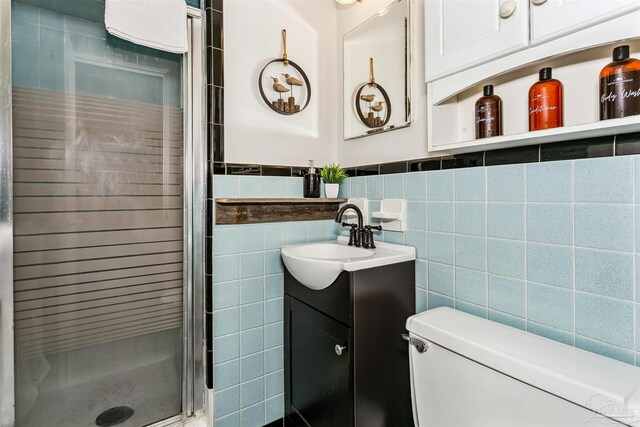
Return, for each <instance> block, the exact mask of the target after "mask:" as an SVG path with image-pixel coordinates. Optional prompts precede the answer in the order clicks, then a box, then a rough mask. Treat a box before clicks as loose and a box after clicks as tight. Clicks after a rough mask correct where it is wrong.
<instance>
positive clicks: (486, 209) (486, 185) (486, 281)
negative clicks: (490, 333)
mask: <svg viewBox="0 0 640 427" xmlns="http://www.w3.org/2000/svg"><path fill="white" fill-rule="evenodd" d="M483 178H484V218H485V236H484V253H485V257H484V271H485V277H484V288H485V306H486V309H487V319H488V318H489V237H488V234H489V174H488V173H487V170H486V169H485V171H484V177H483Z"/></svg>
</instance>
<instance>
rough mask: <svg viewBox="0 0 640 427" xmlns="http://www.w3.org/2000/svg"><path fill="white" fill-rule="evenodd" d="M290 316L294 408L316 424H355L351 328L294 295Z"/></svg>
mask: <svg viewBox="0 0 640 427" xmlns="http://www.w3.org/2000/svg"><path fill="white" fill-rule="evenodd" d="M289 316H290V317H289V325H288V328H289V340H290V342H289V345H288V351H289V352H290V355H289V366H288V367H285V369H289V372H290V392H289V396H288V397H287V398H288V399H289V402H290V405H291V410H292V411H294V410H295V411H296V412H297V413H298V414H299V415H301V416H302V418H303V419H304V420H305V421H306V422H307V423H308V424H309V425H311V426H313V427H325V426H326V427H342V426H344V427H347V426H348V427H350V426H352V425H353V421H352V420H353V392H352V390H353V388H352V379H353V376H352V369H351V367H352V363H351V354H350V343H349V335H350V329H349V328H348V327H346V326H344V325H343V324H341V323H339V322H337V321H335V320H334V319H332V318H330V317H329V316H326V315H325V314H322V313H320V312H319V311H317V310H315V309H313V308H311V307H309V306H308V305H306V304H304V303H301V302H300V301H298V300H296V299H294V298H291V299H290V313H289ZM336 345H339V346H344V347H346V348H345V349H344V350H342V354H340V355H339V354H337V353H336Z"/></svg>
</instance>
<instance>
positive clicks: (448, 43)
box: [425, 0, 640, 81]
mask: <svg viewBox="0 0 640 427" xmlns="http://www.w3.org/2000/svg"><path fill="white" fill-rule="evenodd" d="M636 1H640V0H636ZM528 9H529V3H528V0H426V1H425V29H426V33H425V34H426V37H425V49H426V55H425V61H426V80H427V81H432V80H434V79H437V78H440V77H443V76H446V75H449V74H451V73H453V72H457V71H461V70H464V69H466V68H470V67H473V66H475V65H478V64H482V63H485V62H487V61H490V60H492V59H495V58H499V57H501V56H504V55H507V54H509V53H513V52H516V51H518V50H521V49H525V48H527V47H528V45H529V13H528V12H529V10H528Z"/></svg>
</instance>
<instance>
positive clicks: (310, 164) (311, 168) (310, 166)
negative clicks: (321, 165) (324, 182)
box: [309, 160, 316, 174]
mask: <svg viewBox="0 0 640 427" xmlns="http://www.w3.org/2000/svg"><path fill="white" fill-rule="evenodd" d="M309 173H310V174H312V173H316V168H315V167H314V166H313V160H309Z"/></svg>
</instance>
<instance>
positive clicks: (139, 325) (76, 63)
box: [0, 0, 206, 427]
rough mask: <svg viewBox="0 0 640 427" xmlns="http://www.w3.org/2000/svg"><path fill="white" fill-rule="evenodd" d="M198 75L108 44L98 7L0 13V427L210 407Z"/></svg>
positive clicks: (68, 2)
mask: <svg viewBox="0 0 640 427" xmlns="http://www.w3.org/2000/svg"><path fill="white" fill-rule="evenodd" d="M185 25H187V28H188V29H189V37H190V44H191V46H190V52H201V48H202V23H201V12H200V10H198V9H195V8H190V9H189V17H188V19H187V22H186V23H185ZM202 65H203V64H202V61H201V55H199V54H198V55H189V54H186V55H176V54H170V53H166V52H161V51H157V50H154V49H150V48H146V47H143V46H139V45H135V44H132V43H129V42H126V41H124V40H122V39H118V38H116V37H113V36H111V35H109V34H108V33H107V32H106V30H105V28H104V0H65V1H52V0H13V1H12V0H0V79H1V80H2V81H0V94H1V95H2V97H1V98H0V101H1V104H0V114H1V115H0V117H1V119H2V120H1V121H0V154H2V158H0V162H1V167H2V169H0V273H1V275H0V285H1V286H0V316H1V317H0V320H1V323H0V328H1V331H2V343H1V344H2V347H0V352H1V354H2V359H1V361H0V362H1V364H0V368H1V369H0V372H1V374H2V376H1V377H0V378H1V379H2V380H1V383H0V384H1V386H2V396H1V397H0V425H1V426H2V427H4V426H10V425H15V426H18V427H38V426H43V427H45V426H47V427H48V426H65V427H67V426H68V427H74V426H92V425H120V426H142V425H149V424H157V425H171V424H173V423H181V422H183V421H184V420H185V419H187V418H188V417H190V416H192V415H193V414H195V413H196V412H197V411H198V410H200V409H202V407H203V393H204V384H203V375H202V365H203V358H202V342H203V325H202V321H203V320H202V319H204V316H203V315H202V310H203V308H202V302H203V295H202V276H203V268H202V260H203V248H204V241H203V239H204V238H203V233H202V230H203V228H204V227H203V212H204V206H203V200H204V197H205V195H204V188H205V183H204V176H205V174H204V171H205V169H204V168H205V164H204V162H205V159H206V154H205V150H204V140H203V130H204V127H203V125H202V118H201V117H202V110H203V108H202V99H203V98H202V84H201V83H202V77H203V76H202V74H203V73H202V68H203V67H202ZM12 344H13V348H11V345H12ZM12 355H13V357H11V356H12ZM114 423H117V424H114Z"/></svg>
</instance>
